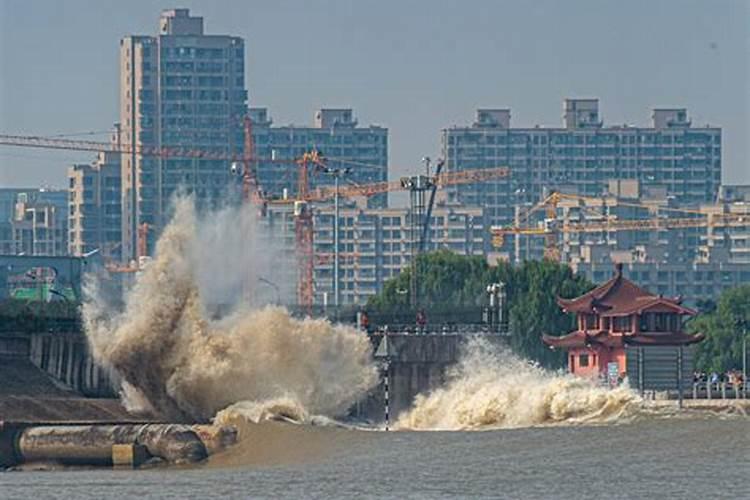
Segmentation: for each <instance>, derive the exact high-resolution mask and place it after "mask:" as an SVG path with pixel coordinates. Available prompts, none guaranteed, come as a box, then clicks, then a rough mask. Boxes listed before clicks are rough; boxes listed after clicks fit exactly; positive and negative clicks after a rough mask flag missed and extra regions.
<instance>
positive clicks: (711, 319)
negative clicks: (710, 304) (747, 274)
mask: <svg viewBox="0 0 750 500" xmlns="http://www.w3.org/2000/svg"><path fill="white" fill-rule="evenodd" d="M687 328H688V330H689V331H690V332H691V333H703V334H704V335H705V336H706V339H705V340H704V341H703V342H701V343H699V344H698V347H697V349H696V367H697V368H698V369H700V370H705V371H719V372H721V371H725V370H730V369H737V368H740V367H742V337H743V334H747V333H745V332H746V331H747V330H750V285H742V286H739V287H736V288H731V289H729V290H726V291H725V292H724V293H722V294H721V297H719V301H718V303H717V304H716V307H715V309H714V310H712V311H710V312H707V313H703V314H699V315H698V316H696V317H695V318H694V319H692V320H691V321H690V322H689V323H688V324H687ZM749 340H750V339H749Z"/></svg>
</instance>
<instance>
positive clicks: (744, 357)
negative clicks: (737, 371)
mask: <svg viewBox="0 0 750 500" xmlns="http://www.w3.org/2000/svg"><path fill="white" fill-rule="evenodd" d="M742 398H743V399H747V325H746V324H745V323H744V322H743V324H742Z"/></svg>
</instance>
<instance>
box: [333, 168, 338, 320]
mask: <svg viewBox="0 0 750 500" xmlns="http://www.w3.org/2000/svg"><path fill="white" fill-rule="evenodd" d="M333 184H334V186H335V190H336V193H335V195H334V198H333V207H334V208H333V305H334V306H336V316H337V317H338V314H339V173H338V170H337V171H336V173H335V174H334V175H333Z"/></svg>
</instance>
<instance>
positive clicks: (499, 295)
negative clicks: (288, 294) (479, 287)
mask: <svg viewBox="0 0 750 500" xmlns="http://www.w3.org/2000/svg"><path fill="white" fill-rule="evenodd" d="M487 295H489V297H490V325H491V326H495V327H496V329H497V331H498V333H499V332H500V328H501V327H502V323H503V304H504V303H505V283H503V282H502V281H501V282H499V283H492V284H491V285H487ZM492 323H496V324H495V325H492Z"/></svg>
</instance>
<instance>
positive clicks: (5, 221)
mask: <svg viewBox="0 0 750 500" xmlns="http://www.w3.org/2000/svg"><path fill="white" fill-rule="evenodd" d="M27 191H34V189H23V188H0V255H13V254H15V253H16V244H15V240H14V239H13V220H14V219H15V218H16V199H17V197H18V195H19V194H20V193H24V192H27Z"/></svg>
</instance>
